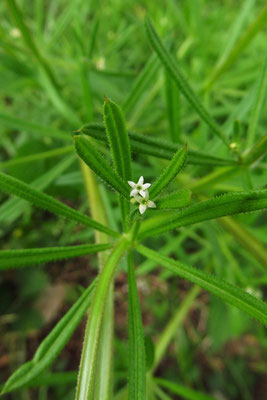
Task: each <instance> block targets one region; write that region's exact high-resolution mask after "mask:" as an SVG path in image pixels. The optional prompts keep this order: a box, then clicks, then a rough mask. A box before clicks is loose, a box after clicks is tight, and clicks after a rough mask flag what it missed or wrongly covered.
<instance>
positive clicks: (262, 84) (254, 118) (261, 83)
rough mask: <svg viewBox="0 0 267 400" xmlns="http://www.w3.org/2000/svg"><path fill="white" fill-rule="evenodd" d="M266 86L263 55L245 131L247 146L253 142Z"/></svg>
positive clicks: (266, 67) (266, 57)
mask: <svg viewBox="0 0 267 400" xmlns="http://www.w3.org/2000/svg"><path fill="white" fill-rule="evenodd" d="M266 88H267V56H265V60H264V62H263V65H262V68H261V72H260V74H259V79H258V83H257V91H256V95H255V105H254V107H253V110H252V113H251V117H250V123H249V127H248V132H247V147H251V146H252V145H253V143H254V138H255V135H256V129H257V125H258V121H259V116H260V112H261V109H262V107H263V104H264V102H265V100H266V96H265V95H266Z"/></svg>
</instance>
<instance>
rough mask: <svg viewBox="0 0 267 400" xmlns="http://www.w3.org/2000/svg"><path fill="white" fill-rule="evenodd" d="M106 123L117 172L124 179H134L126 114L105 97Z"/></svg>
mask: <svg viewBox="0 0 267 400" xmlns="http://www.w3.org/2000/svg"><path fill="white" fill-rule="evenodd" d="M103 114H104V123H105V127H106V132H107V136H108V140H109V144H110V149H111V153H112V159H113V163H114V167H115V171H116V172H117V174H118V175H119V176H120V177H121V178H122V179H123V180H124V181H126V180H130V179H132V167H131V152H130V143H129V137H128V133H127V130H126V125H125V120H124V116H123V114H122V112H121V109H120V107H119V106H118V105H117V104H116V103H114V102H113V101H111V100H110V99H108V98H105V103H104V107H103Z"/></svg>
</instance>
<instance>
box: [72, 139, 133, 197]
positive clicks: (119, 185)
mask: <svg viewBox="0 0 267 400" xmlns="http://www.w3.org/2000/svg"><path fill="white" fill-rule="evenodd" d="M74 141H75V148H76V151H77V153H78V156H79V157H80V158H81V159H82V160H83V161H84V162H85V164H87V165H88V167H90V168H91V169H92V170H93V171H94V172H95V174H96V175H98V176H99V177H100V178H101V179H103V181H105V182H106V183H107V184H108V185H109V186H111V187H112V188H113V189H114V190H116V191H117V192H118V193H119V194H120V195H121V196H124V197H125V198H126V199H128V200H129V199H130V195H129V189H128V185H127V183H126V182H124V181H122V179H121V178H120V177H119V176H118V175H117V174H116V172H115V171H114V170H113V169H112V168H111V167H110V165H109V164H108V163H107V162H106V160H105V159H104V157H103V156H102V155H101V154H100V153H99V152H98V150H97V149H96V148H95V147H94V146H93V144H92V143H90V141H89V140H88V139H87V138H86V137H83V136H81V135H79V136H75V137H74Z"/></svg>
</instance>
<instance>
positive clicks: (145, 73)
mask: <svg viewBox="0 0 267 400" xmlns="http://www.w3.org/2000/svg"><path fill="white" fill-rule="evenodd" d="M159 65H160V63H159V60H158V58H157V56H156V55H155V54H153V55H152V56H151V57H150V58H149V59H148V61H147V63H146V65H145V66H144V68H143V69H142V71H141V72H140V74H138V76H137V78H136V80H135V81H134V83H133V86H132V89H131V91H130V93H129V94H128V96H127V97H126V100H125V102H124V103H123V106H122V109H123V111H124V112H125V113H126V114H127V115H128V114H129V113H130V112H131V110H132V109H133V108H134V107H135V106H136V104H137V103H138V101H139V99H140V97H141V96H142V94H143V93H144V92H145V90H146V89H147V87H148V85H149V84H150V82H151V81H152V79H153V77H154V75H155V73H156V71H157V70H158V69H159Z"/></svg>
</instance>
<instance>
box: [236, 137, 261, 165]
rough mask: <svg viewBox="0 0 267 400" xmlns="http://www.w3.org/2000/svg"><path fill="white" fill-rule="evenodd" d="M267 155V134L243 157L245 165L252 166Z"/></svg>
mask: <svg viewBox="0 0 267 400" xmlns="http://www.w3.org/2000/svg"><path fill="white" fill-rule="evenodd" d="M266 153H267V133H266V134H265V135H263V136H262V137H261V138H260V139H259V140H258V141H257V142H256V143H255V144H254V145H253V146H252V147H251V149H249V151H248V152H246V154H245V155H244V156H243V157H242V163H243V164H244V165H251V164H253V163H254V162H255V161H257V160H259V158H261V157H263V156H265V154H266Z"/></svg>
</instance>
